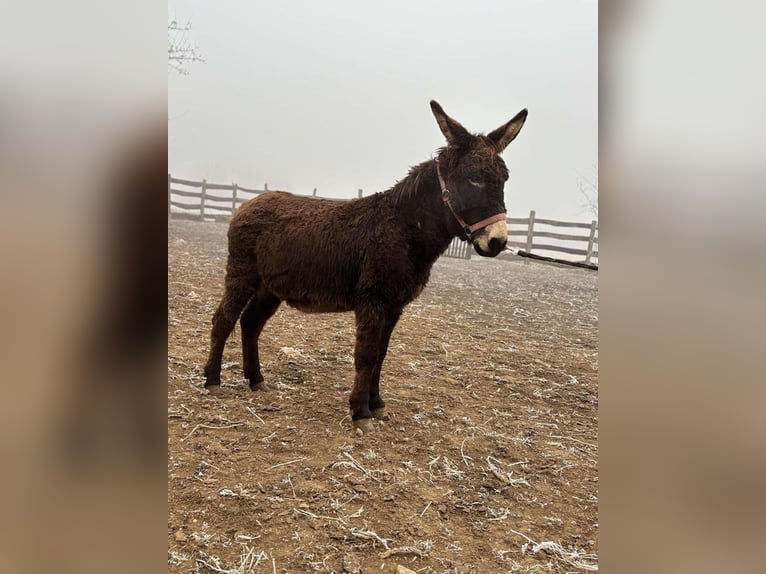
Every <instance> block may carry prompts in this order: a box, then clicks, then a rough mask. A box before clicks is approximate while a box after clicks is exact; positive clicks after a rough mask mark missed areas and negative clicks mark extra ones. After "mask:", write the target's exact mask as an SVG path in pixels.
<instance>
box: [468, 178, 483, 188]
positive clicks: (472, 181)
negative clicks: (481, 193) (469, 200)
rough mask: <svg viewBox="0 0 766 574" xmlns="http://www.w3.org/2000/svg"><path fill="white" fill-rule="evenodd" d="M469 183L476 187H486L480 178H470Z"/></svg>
mask: <svg viewBox="0 0 766 574" xmlns="http://www.w3.org/2000/svg"><path fill="white" fill-rule="evenodd" d="M468 183H470V184H471V185H472V186H474V187H478V188H482V187H484V182H483V181H482V180H481V179H479V178H469V179H468Z"/></svg>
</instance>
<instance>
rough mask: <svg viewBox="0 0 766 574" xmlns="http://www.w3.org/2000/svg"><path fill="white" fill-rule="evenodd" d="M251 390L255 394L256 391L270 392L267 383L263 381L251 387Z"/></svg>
mask: <svg viewBox="0 0 766 574" xmlns="http://www.w3.org/2000/svg"><path fill="white" fill-rule="evenodd" d="M250 390H251V391H253V392H256V391H261V392H263V391H268V390H269V387H267V386H266V383H264V382H263V381H261V382H260V383H255V384H254V385H250Z"/></svg>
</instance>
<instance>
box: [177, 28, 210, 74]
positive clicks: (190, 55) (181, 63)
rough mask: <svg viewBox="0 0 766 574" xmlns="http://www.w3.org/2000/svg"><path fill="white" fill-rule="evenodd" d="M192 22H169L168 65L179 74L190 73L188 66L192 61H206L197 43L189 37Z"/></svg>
mask: <svg viewBox="0 0 766 574" xmlns="http://www.w3.org/2000/svg"><path fill="white" fill-rule="evenodd" d="M191 29H192V26H191V23H190V22H187V23H186V24H179V23H178V22H177V21H176V20H172V21H170V22H168V66H169V67H170V68H172V69H173V70H175V71H176V72H178V73H179V74H184V75H186V74H188V73H189V71H188V70H187V69H186V66H187V65H188V64H189V63H191V62H204V61H205V60H203V59H202V56H200V54H199V52H198V50H199V48H198V47H197V45H196V44H192V42H191V40H190V38H189V31H190V30H191Z"/></svg>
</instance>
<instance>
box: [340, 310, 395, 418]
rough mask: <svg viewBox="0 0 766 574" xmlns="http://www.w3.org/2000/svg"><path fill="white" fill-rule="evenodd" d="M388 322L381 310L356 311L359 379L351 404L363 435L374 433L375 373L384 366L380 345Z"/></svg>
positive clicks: (356, 357) (352, 393)
mask: <svg viewBox="0 0 766 574" xmlns="http://www.w3.org/2000/svg"><path fill="white" fill-rule="evenodd" d="M385 324H386V319H385V313H384V312H383V310H382V309H381V308H376V307H372V306H365V307H360V308H357V309H356V346H355V347H354V367H355V368H356V376H355V378H354V388H353V389H352V390H351V396H350V397H349V405H350V406H351V420H352V421H353V424H354V428H356V429H357V430H358V431H361V432H362V433H364V432H367V431H370V430H372V425H371V423H370V419H371V418H372V412H371V411H370V391H371V390H372V388H373V379H374V377H375V374H376V373H375V371H376V369H378V366H379V364H380V360H379V359H380V343H381V340H382V338H383V331H384V329H385ZM379 374H380V371H378V375H379Z"/></svg>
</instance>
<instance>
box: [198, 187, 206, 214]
mask: <svg viewBox="0 0 766 574" xmlns="http://www.w3.org/2000/svg"><path fill="white" fill-rule="evenodd" d="M206 196H207V180H206V179H203V180H202V190H201V191H200V197H199V218H200V219H201V220H202V221H204V220H205V197H206Z"/></svg>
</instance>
